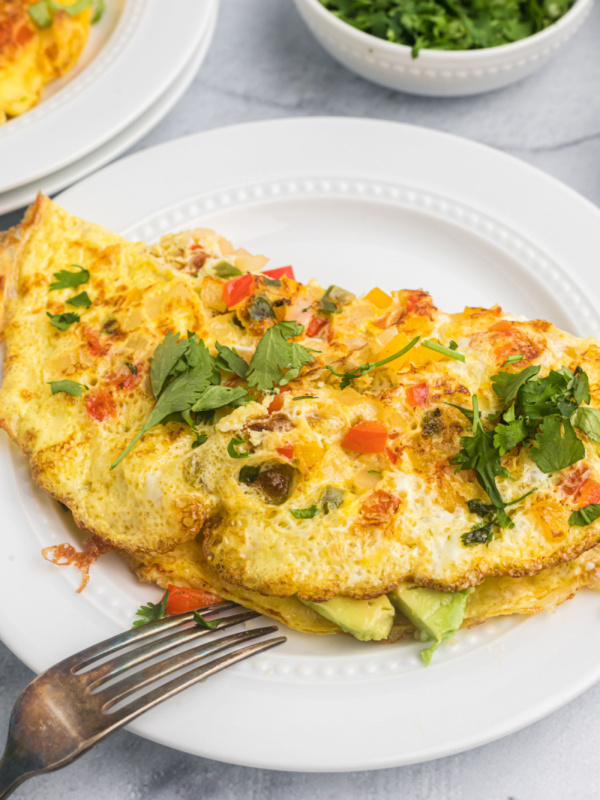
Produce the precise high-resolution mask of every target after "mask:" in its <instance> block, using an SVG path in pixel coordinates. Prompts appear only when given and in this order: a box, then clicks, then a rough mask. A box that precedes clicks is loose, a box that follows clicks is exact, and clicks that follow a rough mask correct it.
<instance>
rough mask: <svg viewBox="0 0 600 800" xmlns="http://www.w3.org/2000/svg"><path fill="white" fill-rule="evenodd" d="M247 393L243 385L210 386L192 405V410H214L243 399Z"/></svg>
mask: <svg viewBox="0 0 600 800" xmlns="http://www.w3.org/2000/svg"><path fill="white" fill-rule="evenodd" d="M247 394H248V392H247V391H246V390H245V389H243V388H242V387H241V386H209V387H208V388H207V389H205V390H204V391H203V392H202V394H201V396H200V397H199V399H198V400H197V401H196V402H195V403H194V404H193V405H192V408H191V411H214V410H216V409H217V408H223V406H228V405H231V404H232V403H235V402H236V401H238V400H241V399H242V398H244V397H245V396H246V395H247Z"/></svg>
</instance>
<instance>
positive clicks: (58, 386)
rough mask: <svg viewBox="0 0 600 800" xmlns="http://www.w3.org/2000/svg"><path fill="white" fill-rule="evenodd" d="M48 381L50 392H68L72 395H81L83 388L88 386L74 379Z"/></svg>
mask: <svg viewBox="0 0 600 800" xmlns="http://www.w3.org/2000/svg"><path fill="white" fill-rule="evenodd" d="M48 383H49V385H50V388H51V389H52V394H58V393H59V392H64V393H65V394H70V395H71V396H72V397H81V396H82V395H83V390H84V389H87V388H88V387H87V386H86V385H85V384H83V383H77V382H76V381H69V380H66V379H65V380H62V381H48Z"/></svg>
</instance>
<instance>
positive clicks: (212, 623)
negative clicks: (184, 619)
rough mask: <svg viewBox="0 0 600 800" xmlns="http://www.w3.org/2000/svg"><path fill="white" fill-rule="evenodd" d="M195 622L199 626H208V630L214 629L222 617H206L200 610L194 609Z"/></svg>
mask: <svg viewBox="0 0 600 800" xmlns="http://www.w3.org/2000/svg"><path fill="white" fill-rule="evenodd" d="M194 622H195V623H196V625H197V626H198V627H199V628H206V630H209V631H214V630H215V628H217V627H218V625H219V622H221V620H220V619H214V620H210V619H204V617H203V616H202V614H201V613H200V612H199V611H194Z"/></svg>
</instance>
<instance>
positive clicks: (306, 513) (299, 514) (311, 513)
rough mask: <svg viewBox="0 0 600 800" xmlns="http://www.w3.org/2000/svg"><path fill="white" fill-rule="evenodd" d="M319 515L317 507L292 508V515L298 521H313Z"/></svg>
mask: <svg viewBox="0 0 600 800" xmlns="http://www.w3.org/2000/svg"><path fill="white" fill-rule="evenodd" d="M318 513H319V509H318V508H317V506H315V505H312V506H309V507H308V508H290V514H291V515H292V517H295V518H296V519H312V518H313V517H316V516H317V514H318Z"/></svg>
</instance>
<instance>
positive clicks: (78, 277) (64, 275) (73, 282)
mask: <svg viewBox="0 0 600 800" xmlns="http://www.w3.org/2000/svg"><path fill="white" fill-rule="evenodd" d="M71 266H72V267H75V269H77V270H79V271H78V272H69V270H66V269H61V270H60V272H55V273H54V277H55V278H56V280H55V281H53V282H52V283H51V284H50V287H49V289H50V291H51V292H56V291H57V290H58V289H70V288H71V287H73V286H80V285H81V284H82V283H87V282H88V281H89V279H90V273H89V272H88V271H87V269H84V268H83V267H80V266H79V264H71Z"/></svg>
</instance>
